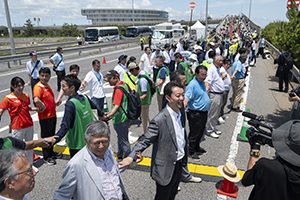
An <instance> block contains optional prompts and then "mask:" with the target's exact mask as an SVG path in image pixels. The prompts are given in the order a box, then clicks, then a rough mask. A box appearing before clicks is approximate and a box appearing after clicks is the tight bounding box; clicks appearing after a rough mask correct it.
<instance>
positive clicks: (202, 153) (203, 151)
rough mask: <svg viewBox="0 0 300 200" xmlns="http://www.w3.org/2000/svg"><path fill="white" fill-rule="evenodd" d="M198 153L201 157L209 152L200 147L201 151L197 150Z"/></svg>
mask: <svg viewBox="0 0 300 200" xmlns="http://www.w3.org/2000/svg"><path fill="white" fill-rule="evenodd" d="M196 153H197V154H199V155H204V154H206V153H207V151H206V150H205V149H203V148H201V147H199V149H197V151H196Z"/></svg>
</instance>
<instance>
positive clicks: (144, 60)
mask: <svg viewBox="0 0 300 200" xmlns="http://www.w3.org/2000/svg"><path fill="white" fill-rule="evenodd" d="M150 53H151V49H150V47H146V48H145V53H144V54H143V55H142V57H141V61H140V64H139V67H140V69H142V70H145V71H146V72H147V73H148V74H149V75H150V74H151V66H150V57H149V56H150Z"/></svg>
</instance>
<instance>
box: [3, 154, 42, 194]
mask: <svg viewBox="0 0 300 200" xmlns="http://www.w3.org/2000/svg"><path fill="white" fill-rule="evenodd" d="M0 163H1V165H0V200H28V198H27V197H26V196H25V195H26V194H27V193H29V192H31V191H32V190H33V188H34V184H35V181H34V176H35V175H36V172H35V171H34V169H33V168H32V164H31V163H30V162H29V161H28V160H27V158H26V157H25V156H24V152H23V151H21V150H17V149H6V150H3V151H1V154H0Z"/></svg>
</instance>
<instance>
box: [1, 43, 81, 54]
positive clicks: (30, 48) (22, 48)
mask: <svg viewBox="0 0 300 200" xmlns="http://www.w3.org/2000/svg"><path fill="white" fill-rule="evenodd" d="M74 44H77V42H64V43H57V44H45V45H37V46H30V47H20V48H16V51H26V50H34V49H45V48H51V47H58V46H66V45H74ZM10 51H11V49H0V53H7V52H10Z"/></svg>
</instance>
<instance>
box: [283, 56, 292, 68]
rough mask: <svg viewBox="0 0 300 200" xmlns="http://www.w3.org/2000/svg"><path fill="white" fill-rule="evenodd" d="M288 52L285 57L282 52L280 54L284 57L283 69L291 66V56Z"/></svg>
mask: <svg viewBox="0 0 300 200" xmlns="http://www.w3.org/2000/svg"><path fill="white" fill-rule="evenodd" d="M288 54H289V55H288V56H287V57H286V56H285V55H284V54H282V55H283V57H284V69H286V70H290V69H292V68H293V58H292V56H291V54H290V53H288Z"/></svg>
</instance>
